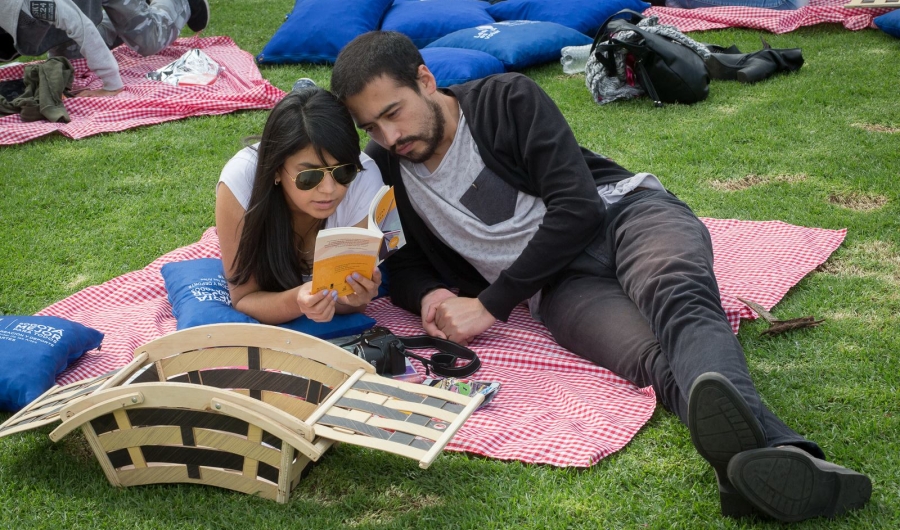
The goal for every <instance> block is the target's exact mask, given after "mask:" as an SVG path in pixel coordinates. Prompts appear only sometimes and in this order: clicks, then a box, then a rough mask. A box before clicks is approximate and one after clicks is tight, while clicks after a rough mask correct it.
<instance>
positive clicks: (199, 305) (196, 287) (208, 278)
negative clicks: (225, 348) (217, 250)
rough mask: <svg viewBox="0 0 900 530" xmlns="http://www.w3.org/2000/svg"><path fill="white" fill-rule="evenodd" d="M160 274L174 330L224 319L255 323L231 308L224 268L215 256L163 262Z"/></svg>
mask: <svg viewBox="0 0 900 530" xmlns="http://www.w3.org/2000/svg"><path fill="white" fill-rule="evenodd" d="M160 273H162V277H163V280H164V281H165V283H166V292H167V293H168V297H169V303H170V304H172V314H173V315H175V320H176V321H177V325H176V328H177V329H187V328H192V327H194V326H203V325H205V324H221V323H225V322H246V323H252V324H257V323H258V322H259V321H257V320H256V319H255V318H251V317H250V316H248V315H245V314H244V313H241V312H240V311H238V310H237V309H235V308H233V307H231V294H230V293H229V292H228V282H227V281H225V270H224V268H223V267H222V260H220V259H218V258H202V259H192V260H187V261H176V262H173V263H166V264H165V265H163V266H162V270H160Z"/></svg>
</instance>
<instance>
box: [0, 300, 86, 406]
mask: <svg viewBox="0 0 900 530" xmlns="http://www.w3.org/2000/svg"><path fill="white" fill-rule="evenodd" d="M101 342H103V333H100V332H99V331H97V330H96V329H93V328H89V327H87V326H85V325H82V324H79V323H78V322H73V321H71V320H66V319H64V318H59V317H53V316H12V315H4V316H0V410H8V411H12V412H15V411H18V410H19V409H21V408H22V407H24V406H25V405H28V404H29V403H31V402H32V401H34V400H35V399H37V398H39V397H40V396H41V394H43V393H44V392H46V391H47V390H50V388H52V387H53V385H54V384H55V383H56V376H57V375H59V374H60V373H62V371H63V370H65V369H66V367H68V366H69V365H70V364H71V363H73V362H74V361H76V360H77V359H78V358H80V357H81V356H82V355H83V354H84V353H85V352H87V351H90V350H93V349H96V348H99V347H100V343H101Z"/></svg>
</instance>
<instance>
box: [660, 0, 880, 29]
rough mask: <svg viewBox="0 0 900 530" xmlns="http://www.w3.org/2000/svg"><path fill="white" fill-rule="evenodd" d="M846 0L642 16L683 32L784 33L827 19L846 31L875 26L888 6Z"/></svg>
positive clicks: (671, 11) (662, 10)
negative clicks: (740, 30)
mask: <svg viewBox="0 0 900 530" xmlns="http://www.w3.org/2000/svg"><path fill="white" fill-rule="evenodd" d="M847 1H848V0H810V1H809V4H808V5H806V6H804V7H801V8H800V9H797V10H794V11H776V10H773V9H762V8H758V7H704V8H700V9H678V8H674V7H657V6H654V7H651V8H650V9H647V10H646V11H644V16H648V17H649V16H652V15H656V16H658V17H659V22H660V23H661V24H669V25H672V26H675V27H676V28H678V29H680V30H681V31H683V32H688V31H700V30H705V29H720V28H753V29H764V30H766V31H771V32H772V33H787V32H789V31H794V30H795V29H797V28H799V27H800V26H813V25H816V24H823V23H826V22H832V23H841V24H843V25H844V27H845V28H847V29H849V30H853V31H856V30H860V29H864V28H874V27H875V26H874V25H873V24H872V19H874V18H875V17H877V16H878V15H881V14H884V13H887V12H888V11H890V9H871V8H864V9H860V8H856V9H846V8H844V7H842V6H843V5H844V4H846V3H847Z"/></svg>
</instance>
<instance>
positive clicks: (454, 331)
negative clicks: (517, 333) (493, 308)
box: [434, 297, 497, 346]
mask: <svg viewBox="0 0 900 530" xmlns="http://www.w3.org/2000/svg"><path fill="white" fill-rule="evenodd" d="M496 321H497V319H496V318H494V315H492V314H490V312H488V310H487V309H485V308H484V306H483V305H481V301H480V300H479V299H477V298H461V297H456V298H452V299H451V298H448V299H445V300H444V301H443V302H441V303H440V305H438V307H437V311H435V315H434V323H435V325H436V326H437V327H438V329H440V330H441V332H443V334H444V335H445V336H446V337H447V339H449V340H452V341H453V342H455V343H457V344H462V345H463V346H466V345H468V344H469V341H470V340H472V339H474V338H475V337H476V336H477V335H478V334H480V333H481V332H482V331H484V330H486V329H487V328H489V327H491V325H492V324H493V323H494V322H496Z"/></svg>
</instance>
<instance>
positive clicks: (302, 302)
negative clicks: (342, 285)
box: [297, 282, 337, 322]
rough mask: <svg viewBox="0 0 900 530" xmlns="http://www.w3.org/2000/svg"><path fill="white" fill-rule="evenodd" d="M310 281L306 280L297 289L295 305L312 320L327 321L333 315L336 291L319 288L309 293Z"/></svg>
mask: <svg viewBox="0 0 900 530" xmlns="http://www.w3.org/2000/svg"><path fill="white" fill-rule="evenodd" d="M311 287H312V282H306V283H304V284H303V285H301V286H300V289H299V290H298V291H297V306H298V307H299V308H300V310H301V311H303V314H304V315H306V316H307V317H309V319H310V320H312V321H313V322H328V321H330V320H331V318H332V317H334V307H335V302H336V301H337V291H329V290H328V289H324V290H321V291H319V292H317V293H315V294H310V288H311Z"/></svg>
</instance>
